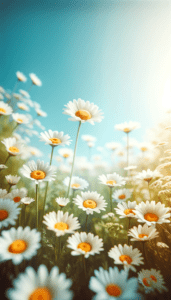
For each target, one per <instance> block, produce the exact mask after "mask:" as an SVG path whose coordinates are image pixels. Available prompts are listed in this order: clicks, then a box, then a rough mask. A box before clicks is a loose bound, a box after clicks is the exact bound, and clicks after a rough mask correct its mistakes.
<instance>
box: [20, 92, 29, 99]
mask: <svg viewBox="0 0 171 300" xmlns="http://www.w3.org/2000/svg"><path fill="white" fill-rule="evenodd" d="M19 92H20V94H21V95H22V96H24V97H26V98H30V95H29V93H28V92H27V91H25V90H19Z"/></svg>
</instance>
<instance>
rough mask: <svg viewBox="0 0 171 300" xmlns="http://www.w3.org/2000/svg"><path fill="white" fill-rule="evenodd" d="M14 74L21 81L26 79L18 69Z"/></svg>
mask: <svg viewBox="0 0 171 300" xmlns="http://www.w3.org/2000/svg"><path fill="white" fill-rule="evenodd" d="M16 76H17V78H18V81H22V82H26V81H27V78H26V76H25V75H24V74H23V73H21V72H20V71H17V72H16Z"/></svg>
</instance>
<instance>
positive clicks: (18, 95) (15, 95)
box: [12, 93, 22, 100]
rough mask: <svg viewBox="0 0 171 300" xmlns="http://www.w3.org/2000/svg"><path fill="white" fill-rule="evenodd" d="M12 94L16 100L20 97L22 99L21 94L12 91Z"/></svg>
mask: <svg viewBox="0 0 171 300" xmlns="http://www.w3.org/2000/svg"><path fill="white" fill-rule="evenodd" d="M12 95H13V97H14V98H15V99H16V100H21V99H22V96H21V95H20V94H16V93H13V94H12Z"/></svg>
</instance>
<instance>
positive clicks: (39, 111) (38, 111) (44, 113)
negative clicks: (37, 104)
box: [35, 108, 47, 117]
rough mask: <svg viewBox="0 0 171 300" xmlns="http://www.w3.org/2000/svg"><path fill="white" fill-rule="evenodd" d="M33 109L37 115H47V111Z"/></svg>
mask: <svg viewBox="0 0 171 300" xmlns="http://www.w3.org/2000/svg"><path fill="white" fill-rule="evenodd" d="M35 111H36V113H37V115H38V116H40V117H47V113H46V112H45V111H43V110H41V109H40V108H35Z"/></svg>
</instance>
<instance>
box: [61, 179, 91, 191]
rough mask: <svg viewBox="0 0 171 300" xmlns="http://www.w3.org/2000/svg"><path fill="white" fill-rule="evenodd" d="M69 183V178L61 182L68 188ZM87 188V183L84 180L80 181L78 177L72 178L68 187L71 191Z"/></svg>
mask: <svg viewBox="0 0 171 300" xmlns="http://www.w3.org/2000/svg"><path fill="white" fill-rule="evenodd" d="M69 181H70V177H66V178H65V179H64V181H63V183H64V184H65V185H66V186H69ZM88 186H89V183H88V182H87V181H86V180H85V179H82V178H80V177H78V176H73V177H72V178H71V185H70V187H71V188H72V189H73V190H84V189H86V188H87V187H88Z"/></svg>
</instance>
